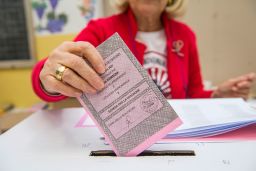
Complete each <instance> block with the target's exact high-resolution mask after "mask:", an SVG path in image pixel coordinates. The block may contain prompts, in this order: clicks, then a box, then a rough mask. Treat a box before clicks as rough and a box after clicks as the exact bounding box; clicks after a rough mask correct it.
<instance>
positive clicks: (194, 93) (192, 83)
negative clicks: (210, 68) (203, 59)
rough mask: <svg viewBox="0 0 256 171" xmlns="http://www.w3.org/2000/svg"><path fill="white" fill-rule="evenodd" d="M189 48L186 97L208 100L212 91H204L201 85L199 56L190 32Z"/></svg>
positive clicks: (194, 37) (193, 36)
mask: <svg viewBox="0 0 256 171" xmlns="http://www.w3.org/2000/svg"><path fill="white" fill-rule="evenodd" d="M190 41H191V43H190V45H191V46H190V47H189V51H190V52H189V54H190V56H189V64H188V66H189V68H188V72H189V78H188V96H189V97H190V98H209V97H211V94H212V91H206V90H204V86H203V83H202V75H201V68H200V62H199V55H198V50H197V43H196V36H195V34H194V33H193V32H192V31H191V34H190Z"/></svg>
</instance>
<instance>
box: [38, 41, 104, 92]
mask: <svg viewBox="0 0 256 171" xmlns="http://www.w3.org/2000/svg"><path fill="white" fill-rule="evenodd" d="M86 61H87V62H86ZM60 66H65V67H67V68H66V69H65V70H64V72H63V75H62V80H61V81H59V80H58V79H56V78H55V73H56V69H57V68H58V67H60ZM104 72H105V65H104V61H103V59H102V57H101V56H100V54H99V53H98V51H97V50H96V48H95V47H94V46H93V45H91V44H90V43H88V42H64V43H62V44H61V45H60V46H59V47H57V48H56V49H54V50H53V51H52V52H51V53H50V55H49V57H48V59H47V60H46V62H45V64H44V67H43V69H42V70H41V72H40V80H41V83H42V86H43V88H44V89H45V90H46V91H47V92H48V93H51V94H54V93H61V94H63V95H65V96H70V97H76V96H80V95H81V93H82V92H85V93H96V91H98V90H101V89H103V87H104V82H103V80H102V79H101V78H100V76H99V75H98V74H102V73H104Z"/></svg>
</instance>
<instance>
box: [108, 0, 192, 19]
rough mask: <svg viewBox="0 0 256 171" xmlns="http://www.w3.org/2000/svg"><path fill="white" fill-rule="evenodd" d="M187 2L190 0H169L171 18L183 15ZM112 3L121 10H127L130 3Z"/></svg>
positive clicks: (112, 0)
mask: <svg viewBox="0 0 256 171" xmlns="http://www.w3.org/2000/svg"><path fill="white" fill-rule="evenodd" d="M187 2H188V0H168V4H167V6H166V8H165V11H166V12H167V14H168V16H169V17H170V18H176V17H181V16H183V15H184V14H185V12H186V7H187ZM111 4H112V5H113V6H115V7H116V8H117V9H118V11H120V12H123V11H125V10H126V9H127V7H128V5H129V4H128V2H127V0H111Z"/></svg>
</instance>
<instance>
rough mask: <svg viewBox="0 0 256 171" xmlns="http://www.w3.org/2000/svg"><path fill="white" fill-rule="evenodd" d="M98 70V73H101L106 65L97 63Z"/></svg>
mask: <svg viewBox="0 0 256 171" xmlns="http://www.w3.org/2000/svg"><path fill="white" fill-rule="evenodd" d="M98 70H99V73H100V74H103V73H104V72H105V71H106V67H105V65H103V64H99V65H98Z"/></svg>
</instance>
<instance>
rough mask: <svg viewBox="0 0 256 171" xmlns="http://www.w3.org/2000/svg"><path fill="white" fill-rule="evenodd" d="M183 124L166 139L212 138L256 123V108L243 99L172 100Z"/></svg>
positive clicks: (171, 102) (172, 104) (170, 101)
mask: <svg viewBox="0 0 256 171" xmlns="http://www.w3.org/2000/svg"><path fill="white" fill-rule="evenodd" d="M168 102H169V103H170V104H171V106H172V107H173V108H174V110H175V111H176V113H177V114H178V115H179V117H180V118H181V119H182V121H183V125H181V126H180V127H178V128H177V129H176V130H175V131H174V132H172V133H169V134H168V135H167V136H166V138H187V137H208V136H213V135H218V134H223V133H226V132H229V131H232V130H236V129H239V128H241V127H245V126H247V125H250V124H253V123H256V109H255V108H253V107H250V106H249V105H248V104H247V103H246V102H245V101H244V100H243V99H239V98H231V99H195V100H169V101H168Z"/></svg>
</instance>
